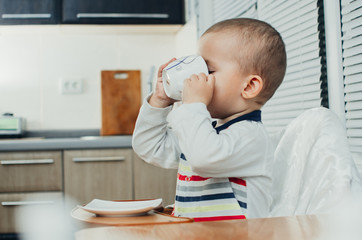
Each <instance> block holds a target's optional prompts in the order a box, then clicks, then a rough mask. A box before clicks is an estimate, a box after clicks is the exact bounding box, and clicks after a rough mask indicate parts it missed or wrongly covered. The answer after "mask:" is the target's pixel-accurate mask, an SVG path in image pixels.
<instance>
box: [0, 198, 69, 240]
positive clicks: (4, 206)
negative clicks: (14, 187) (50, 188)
mask: <svg viewBox="0 0 362 240" xmlns="http://www.w3.org/2000/svg"><path fill="white" fill-rule="evenodd" d="M62 199H63V193H62V192H42V193H22V194H20V193H6V194H0V219H1V221H0V233H16V232H18V230H19V229H16V225H15V220H16V219H15V217H16V215H15V214H16V211H17V209H18V208H19V207H21V206H29V207H30V206H35V207H39V206H41V205H44V206H51V205H52V204H56V203H58V202H59V201H62ZM0 239H2V238H1V236H0Z"/></svg>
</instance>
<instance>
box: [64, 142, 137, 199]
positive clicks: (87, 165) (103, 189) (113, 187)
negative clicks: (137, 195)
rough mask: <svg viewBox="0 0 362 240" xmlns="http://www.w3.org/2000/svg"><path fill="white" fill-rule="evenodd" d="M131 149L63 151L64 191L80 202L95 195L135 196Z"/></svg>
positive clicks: (109, 196) (124, 197) (98, 196)
mask: <svg viewBox="0 0 362 240" xmlns="http://www.w3.org/2000/svg"><path fill="white" fill-rule="evenodd" d="M132 153H133V151H132V150H131V149H95V150H68V151H64V193H65V194H66V195H67V196H70V197H72V198H73V199H75V200H76V201H77V202H78V203H79V204H85V203H88V202H90V201H91V200H92V199H94V198H98V199H105V200H121V199H128V200H131V199H133V180H132V179H133V178H132V169H133V167H132V166H133V162H132V157H133V154H132Z"/></svg>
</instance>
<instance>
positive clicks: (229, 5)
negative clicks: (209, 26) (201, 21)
mask: <svg viewBox="0 0 362 240" xmlns="http://www.w3.org/2000/svg"><path fill="white" fill-rule="evenodd" d="M238 17H247V18H257V11H256V0H213V21H214V23H216V22H220V21H222V20H226V19H230V18H238Z"/></svg>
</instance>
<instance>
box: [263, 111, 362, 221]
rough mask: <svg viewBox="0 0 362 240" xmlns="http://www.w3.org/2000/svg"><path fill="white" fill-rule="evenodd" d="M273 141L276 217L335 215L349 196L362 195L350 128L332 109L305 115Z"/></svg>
mask: <svg viewBox="0 0 362 240" xmlns="http://www.w3.org/2000/svg"><path fill="white" fill-rule="evenodd" d="M272 141H274V142H275V143H276V147H275V154H274V165H273V169H274V170H273V188H272V189H273V203H272V207H271V211H270V215H271V216H272V217H274V216H292V215H304V214H316V213H328V212H332V211H333V210H335V209H336V207H337V205H338V204H339V203H341V201H342V200H343V199H344V198H345V197H347V196H350V195H351V193H354V192H355V193H361V192H362V181H361V178H360V177H359V174H358V171H357V168H356V166H355V163H354V161H353V159H352V155H351V153H350V151H349V146H348V142H347V137H346V130H345V128H344V127H343V126H342V124H341V122H340V119H339V118H338V117H337V116H336V115H335V114H334V113H333V112H332V111H330V110H329V109H326V108H314V109H311V110H307V111H305V112H304V113H302V114H301V115H300V116H298V117H297V118H296V119H294V120H293V121H292V122H291V123H290V124H289V125H288V126H287V127H286V128H285V129H284V130H283V131H282V132H280V133H279V134H277V135H274V136H273V139H272Z"/></svg>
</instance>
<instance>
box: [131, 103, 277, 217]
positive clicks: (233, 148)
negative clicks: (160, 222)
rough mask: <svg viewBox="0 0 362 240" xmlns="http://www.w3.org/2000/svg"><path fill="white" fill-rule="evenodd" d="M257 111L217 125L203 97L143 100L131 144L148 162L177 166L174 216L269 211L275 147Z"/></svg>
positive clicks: (248, 214) (253, 214)
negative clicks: (172, 102) (165, 104)
mask: <svg viewBox="0 0 362 240" xmlns="http://www.w3.org/2000/svg"><path fill="white" fill-rule="evenodd" d="M260 116H261V112H260V111H255V112H252V113H249V114H246V115H243V116H240V117H238V118H235V119H233V120H231V121H230V122H227V123H225V124H224V125H222V126H219V127H216V128H215V126H214V125H213V124H212V122H213V121H212V119H211V117H210V114H209V113H208V111H207V109H206V106H205V105H204V104H201V103H195V104H184V105H182V106H180V107H178V108H176V109H174V110H172V111H171V108H170V107H169V108H165V109H159V108H153V107H152V106H150V105H149V104H148V102H147V101H145V103H144V104H143V106H142V108H141V110H140V113H139V116H138V119H137V123H136V127H135V131H134V134H133V140H132V144H133V148H134V150H135V152H136V153H137V154H138V155H139V156H140V157H141V158H143V159H144V160H145V161H146V162H149V163H152V164H154V165H157V166H161V167H165V168H178V179H177V189H176V197H175V209H174V215H175V216H185V217H192V218H194V219H195V220H196V221H197V220H199V221H210V220H222V219H240V218H245V217H248V218H255V217H266V216H268V213H269V207H270V203H271V192H270V191H271V189H270V188H271V167H272V166H271V164H272V151H271V147H270V146H269V141H268V136H267V134H266V131H265V128H264V126H263V125H262V123H261V121H260V120H261V117H260Z"/></svg>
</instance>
